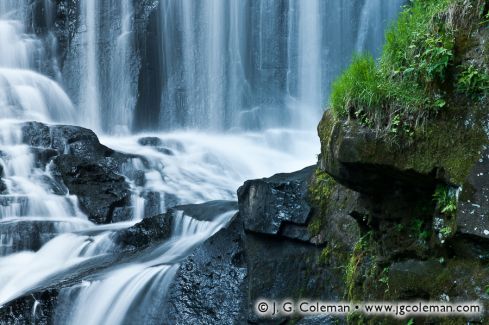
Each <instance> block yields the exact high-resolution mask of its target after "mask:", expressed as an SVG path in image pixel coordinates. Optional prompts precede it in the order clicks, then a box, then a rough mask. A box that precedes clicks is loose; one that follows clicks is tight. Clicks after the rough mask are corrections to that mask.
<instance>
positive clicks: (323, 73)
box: [0, 0, 402, 324]
mask: <svg viewBox="0 0 489 325" xmlns="http://www.w3.org/2000/svg"><path fill="white" fill-rule="evenodd" d="M400 2H402V1H397V0H396V1H395V3H396V4H398V3H400ZM44 3H45V8H46V13H48V15H47V16H46V17H45V18H46V22H52V21H53V19H54V15H52V14H53V12H51V11H50V10H49V8H51V9H52V8H53V7H52V5H53V2H52V1H49V0H46V1H44ZM286 3H288V4H287V7H284V8H285V9H284V8H282V6H285V4H286ZM325 3H326V2H324V1H319V0H305V1H302V0H301V1H300V2H298V1H293V0H290V1H276V2H274V1H263V2H260V5H259V6H253V5H249V4H247V3H246V2H245V1H241V0H229V1H226V0H202V1H192V0H162V5H161V7H160V8H159V10H160V16H159V19H160V21H159V24H160V26H159V27H160V30H159V31H158V32H159V33H160V34H159V35H158V37H159V41H158V42H159V44H157V45H158V46H157V47H159V49H160V50H161V58H160V59H161V61H163V68H164V69H162V71H161V72H160V74H161V75H162V78H164V79H165V83H164V86H162V89H161V93H160V94H152V95H153V96H158V97H161V101H160V103H161V105H160V107H152V108H151V111H152V112H153V113H155V114H154V115H155V117H154V119H156V120H157V121H156V125H157V126H158V128H159V129H160V130H163V129H171V130H175V131H171V132H162V131H161V132H155V133H152V134H139V135H130V131H131V130H134V128H133V124H134V119H135V117H136V116H137V114H138V111H137V107H136V102H137V101H136V96H137V91H138V88H137V87H138V85H137V77H138V71H139V68H140V66H139V65H140V62H138V60H137V59H135V57H136V55H137V51H136V49H135V48H134V44H135V40H136V38H135V26H136V24H137V21H136V18H135V15H136V13H135V8H134V7H135V6H134V2H132V1H130V0H123V1H120V2H117V1H116V2H111V1H109V0H103V1H98V0H81V1H80V17H79V26H78V30H77V31H76V33H77V34H76V36H75V39H74V40H73V43H74V44H77V45H78V46H79V51H78V52H76V55H75V56H76V60H72V61H70V60H67V62H68V63H65V64H67V65H68V67H65V68H66V70H69V71H77V73H78V74H76V73H75V74H71V75H70V74H66V72H64V73H65V75H61V74H60V73H59V68H60V67H58V66H57V64H58V63H57V62H58V61H57V59H58V58H55V57H50V58H46V57H45V54H46V53H44V51H45V48H46V47H49V48H51V49H53V48H55V47H56V40H54V39H53V38H54V34H53V33H52V32H51V31H49V32H48V34H47V35H48V36H47V37H46V38H44V39H43V40H41V39H40V38H38V37H37V36H36V35H33V34H31V33H30V32H29V31H28V29H27V24H26V21H27V18H26V17H27V16H28V15H27V14H26V13H27V10H28V9H27V8H28V7H27V5H26V2H24V1H12V0H2V1H0V48H1V49H2V51H0V112H1V113H0V114H1V115H0V118H1V120H0V166H1V167H2V169H3V175H1V176H2V177H1V178H2V181H3V182H4V183H5V185H6V190H5V192H3V193H0V308H1V305H3V304H6V303H8V302H9V301H11V300H12V299H15V298H16V297H19V296H21V295H24V294H26V293H28V292H30V291H32V290H34V289H36V288H40V287H43V286H46V285H48V284H50V283H52V282H56V281H58V280H59V279H61V278H64V277H66V276H68V275H71V274H74V273H75V272H76V269H80V268H83V267H88V266H90V265H92V264H91V263H95V264H96V263H98V262H97V261H99V259H106V258H111V257H112V256H114V251H115V250H116V247H115V246H114V245H115V244H114V243H113V242H112V235H113V233H114V231H117V230H121V229H124V228H126V227H129V226H131V225H133V224H134V223H135V222H137V221H138V220H139V219H141V218H143V217H146V216H148V215H146V211H148V210H147V205H148V204H149V203H148V199H147V195H148V193H156V194H157V195H158V196H159V198H160V202H159V203H158V204H157V207H156V208H153V210H152V213H159V212H163V211H165V210H166V208H167V207H168V206H169V205H172V204H177V203H200V202H205V201H209V200H216V199H228V200H229V199H231V200H232V199H236V189H237V188H238V187H239V186H240V185H241V184H242V183H243V182H244V181H245V180H247V179H252V178H260V177H266V176H270V175H272V174H275V173H277V172H291V171H294V170H298V169H301V168H303V167H304V166H307V165H310V164H313V163H314V162H315V160H316V157H315V154H316V153H317V152H318V151H319V143H318V142H319V141H318V139H317V137H316V136H315V130H314V127H311V125H313V124H315V123H317V119H318V118H319V116H320V113H321V111H322V106H323V104H324V100H325V96H326V93H327V87H328V83H329V82H330V81H331V79H332V77H333V76H334V75H335V73H334V72H332V71H331V69H333V68H331V67H332V66H333V65H336V61H335V60H338V61H341V62H343V63H344V61H345V60H347V58H346V57H348V56H349V55H351V51H346V52H347V55H345V53H346V52H345V53H341V54H340V55H337V54H335V55H333V56H331V58H333V62H329V63H328V65H326V66H325V63H324V61H325V60H324V57H325V56H327V57H330V56H329V52H328V51H335V50H336V49H335V46H340V45H339V44H340V43H341V44H343V43H348V44H350V47H352V48H353V47H356V48H357V50H360V49H365V48H369V46H370V45H371V44H369V42H372V43H375V44H373V45H372V46H373V47H375V46H378V45H379V44H380V43H381V38H382V37H381V36H380V37H379V36H378V35H379V33H380V31H381V30H382V29H383V28H384V27H385V24H386V22H385V20H386V18H385V17H388V18H389V19H390V18H392V17H394V16H395V13H396V12H397V11H396V10H398V6H397V5H392V7H391V6H390V5H389V8H388V10H387V12H386V13H383V14H382V15H380V16H382V17H383V18H379V19H377V20H375V19H372V16H375V15H376V13H375V12H376V10H377V9H379V7H383V5H382V4H381V3H380V1H377V0H366V1H365V3H364V4H363V6H362V8H361V14H360V20H361V21H360V24H359V25H360V28H359V30H357V31H356V36H354V37H350V36H348V37H349V38H348V39H345V40H343V39H339V40H340V41H341V42H336V43H335V42H332V44H333V45H331V44H327V46H326V43H328V42H326V41H327V40H328V37H331V38H332V39H333V38H334V39H336V38H335V37H334V36H330V35H329V33H331V32H334V31H330V30H325V28H324V24H325V23H326V22H328V21H329V20H328V19H325V18H331V20H332V21H334V22H335V23H334V24H332V25H333V26H335V27H334V28H338V26H340V25H341V24H343V23H344V22H345V20H343V19H337V17H333V15H332V14H331V12H333V13H334V11H331V12H330V11H327V10H325V8H326V7H328V6H325ZM328 3H329V2H328ZM111 5H114V8H117V10H114V11H113V12H112V15H113V16H110V17H108V16H104V15H102V10H106V9H107V8H108V7H109V8H110V7H111ZM347 7H348V6H347ZM350 9H351V8H349V7H348V8H346V9H345V12H347V14H346V16H347V19H346V21H348V19H350V18H351V17H354V15H353V14H352V13H351V12H350ZM351 11H354V10H351ZM50 15H51V16H50ZM104 17H105V18H104ZM107 18H108V19H113V20H114V21H115V22H117V23H114V24H112V23H110V22H109V23H108V22H107V21H104V20H103V19H107ZM337 22H338V23H337ZM257 29H258V30H257ZM371 35H374V36H375V37H379V38H375V37H373V36H371ZM105 39H108V40H109V41H108V43H110V44H105V43H104V42H105ZM250 40H251V41H250ZM46 42H48V43H49V44H45V43H46ZM250 49H251V52H253V53H250ZM52 52H55V51H52ZM70 55H73V53H69V54H68V56H70ZM45 60H49V61H50V62H51V61H52V62H54V67H53V68H52V70H53V73H52V74H51V77H48V76H47V75H45V74H43V73H41V71H44V70H43V69H41V67H40V66H41V64H40V63H43V62H44V61H45ZM73 62H75V63H73ZM250 62H252V63H250ZM70 64H76V65H77V68H76V69H74V68H73V67H69V65H70ZM67 76H69V77H70V78H72V79H70V80H63V78H66V77H67ZM53 78H54V79H53ZM59 82H62V83H59ZM277 83H278V85H277ZM68 84H71V85H73V84H74V85H75V87H74V88H76V91H75V92H70V94H71V95H72V98H71V99H70V96H68V95H67V94H66V93H65V91H64V89H63V86H66V85H68ZM71 88H73V87H71ZM71 90H72V91H73V89H71ZM72 100H73V101H74V102H75V104H73V103H72ZM290 112H292V113H291V116H288V115H289V113H290ZM29 120H37V121H43V122H46V123H71V124H78V125H83V126H86V127H89V128H92V129H94V130H96V131H99V132H103V131H105V132H107V133H106V134H104V133H102V134H101V142H102V143H104V144H106V145H107V146H109V147H111V148H113V149H116V150H118V151H121V152H127V153H131V154H138V155H141V156H144V157H145V159H146V160H147V162H148V164H147V165H146V164H144V163H143V161H142V160H141V159H137V158H136V159H133V161H132V164H133V165H134V166H136V167H137V169H140V170H143V171H144V173H145V178H146V183H145V184H144V186H141V185H136V184H131V191H132V202H133V207H132V208H133V221H131V222H124V223H117V224H114V225H109V226H107V225H106V226H96V225H93V224H92V223H91V222H89V221H88V220H87V217H86V216H85V215H84V214H83V213H82V212H81V211H80V209H79V207H78V201H77V198H76V197H75V196H73V195H69V194H67V193H66V194H60V193H57V191H56V190H55V189H54V188H53V184H56V185H60V184H57V182H56V180H55V179H54V177H53V175H51V169H50V165H49V164H48V165H46V166H43V165H42V164H39V161H38V158H37V157H36V155H35V152H34V151H33V149H32V148H30V147H28V146H27V145H25V144H23V142H22V136H21V129H20V124H19V123H20V122H22V121H29ZM269 126H274V128H271V127H269ZM242 127H244V129H252V130H259V131H256V132H250V131H242V130H243V129H242ZM306 127H309V128H306ZM188 129H193V130H194V131H191V130H188ZM199 129H200V130H206V132H202V131H198V130H199ZM223 130H228V131H227V132H226V133H218V132H220V131H223ZM229 130H231V131H229ZM145 136H153V137H158V138H159V139H160V140H161V141H162V143H163V145H162V146H161V147H160V148H154V147H150V146H142V145H141V144H139V143H138V140H139V139H141V138H142V137H145ZM231 216H232V213H227V214H225V215H221V216H216V219H215V220H214V221H212V222H197V221H195V220H193V219H191V218H190V217H187V216H183V215H180V216H179V219H178V222H177V223H176V224H174V229H173V236H172V238H171V239H170V240H168V241H167V242H164V243H162V244H161V245H160V246H158V247H155V248H154V250H153V251H151V252H147V253H146V254H143V255H140V256H139V257H138V258H137V259H135V260H129V261H126V262H125V263H123V264H118V265H115V266H112V267H111V268H110V269H107V270H103V271H100V272H97V273H96V274H95V275H94V276H93V277H91V278H89V279H87V280H86V281H84V282H83V283H82V284H81V285H80V286H76V287H73V288H67V289H64V290H63V292H62V294H61V296H60V298H59V299H60V302H61V303H60V304H61V305H62V306H63V307H67V306H71V308H68V309H69V310H68V311H66V309H67V308H64V309H63V312H60V313H59V314H57V323H59V324H67V323H68V324H121V323H123V322H124V319H125V316H127V313H128V311H129V310H133V308H134V310H136V311H135V312H140V313H142V315H139V316H140V318H139V319H144V316H145V315H143V314H144V313H145V312H148V313H149V307H153V306H154V305H155V301H156V302H161V301H162V299H163V298H164V295H165V293H166V289H167V287H168V286H169V285H170V283H171V281H172V279H173V276H174V274H175V272H176V271H177V269H178V263H179V262H180V261H181V259H182V258H183V257H185V256H186V255H187V254H189V253H190V252H191V250H192V248H194V247H195V246H196V245H198V244H200V243H202V242H203V241H204V240H206V239H207V238H209V237H210V236H211V235H212V234H214V233H215V232H216V231H218V230H219V229H220V228H221V227H223V226H224V225H225V224H226V223H227V222H228V221H229V219H230V217H231ZM29 227H31V228H29ZM34 231H35V232H36V233H33V232H34ZM37 246H42V247H40V248H39V247H37ZM73 299H74V300H73ZM136 305H137V306H136ZM146 306H148V308H146ZM139 307H143V308H142V309H141V308H139ZM145 308H146V309H145Z"/></svg>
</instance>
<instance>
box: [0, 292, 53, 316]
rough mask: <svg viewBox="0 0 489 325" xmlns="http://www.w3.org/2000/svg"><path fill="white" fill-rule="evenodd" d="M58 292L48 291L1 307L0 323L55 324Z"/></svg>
mask: <svg viewBox="0 0 489 325" xmlns="http://www.w3.org/2000/svg"><path fill="white" fill-rule="evenodd" d="M57 300H58V290H56V289H52V290H46V291H42V292H39V293H33V294H31V295H28V296H25V297H22V298H19V299H16V300H14V301H13V302H11V303H9V304H8V305H7V306H2V307H0V322H1V323H2V324H5V325H31V324H36V325H51V324H55V309H56V304H57Z"/></svg>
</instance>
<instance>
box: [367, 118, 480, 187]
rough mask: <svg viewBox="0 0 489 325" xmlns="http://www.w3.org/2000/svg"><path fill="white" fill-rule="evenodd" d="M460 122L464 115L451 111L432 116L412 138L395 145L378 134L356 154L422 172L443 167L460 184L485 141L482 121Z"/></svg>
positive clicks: (450, 178) (449, 179) (441, 169)
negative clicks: (465, 123) (468, 123)
mask: <svg viewBox="0 0 489 325" xmlns="http://www.w3.org/2000/svg"><path fill="white" fill-rule="evenodd" d="M463 123H464V117H462V116H459V117H457V116H456V115H455V114H454V115H452V116H451V117H449V118H447V119H441V118H440V119H437V120H433V121H432V122H431V123H429V124H428V125H426V126H425V127H424V128H419V129H417V130H416V132H415V134H414V135H413V139H412V141H406V142H404V143H402V144H400V145H397V144H390V143H388V142H385V141H383V140H382V138H378V139H376V140H375V141H370V142H366V143H365V145H364V146H363V147H362V148H359V150H361V154H360V155H361V158H362V160H364V161H365V162H369V163H374V164H386V165H392V166H395V167H397V168H399V169H403V170H414V171H416V172H418V173H422V174H429V173H431V172H433V171H436V170H439V171H443V172H444V173H445V178H446V179H447V180H448V181H449V182H452V183H454V184H458V185H462V184H463V182H464V180H465V178H466V177H467V175H468V173H469V171H470V169H471V168H472V167H473V166H474V164H475V162H476V161H477V160H478V159H479V155H480V152H481V149H482V146H483V145H484V144H486V143H487V136H486V134H485V133H484V129H483V126H482V125H479V124H478V123H475V125H470V126H465V125H464V124H463Z"/></svg>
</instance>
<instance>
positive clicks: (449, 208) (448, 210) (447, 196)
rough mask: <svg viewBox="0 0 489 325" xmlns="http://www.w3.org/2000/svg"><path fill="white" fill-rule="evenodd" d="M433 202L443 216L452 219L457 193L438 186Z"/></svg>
mask: <svg viewBox="0 0 489 325" xmlns="http://www.w3.org/2000/svg"><path fill="white" fill-rule="evenodd" d="M433 200H435V202H436V205H437V207H438V209H439V211H440V213H442V214H443V215H445V216H447V217H450V218H453V217H455V214H456V213H457V191H456V189H454V188H451V187H449V186H447V185H438V186H437V187H436V190H435V193H434V194H433Z"/></svg>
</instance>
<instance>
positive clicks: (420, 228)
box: [411, 218, 431, 240]
mask: <svg viewBox="0 0 489 325" xmlns="http://www.w3.org/2000/svg"><path fill="white" fill-rule="evenodd" d="M411 230H412V232H413V237H414V238H418V239H420V240H428V239H429V238H430V236H431V233H430V231H429V230H428V229H427V228H426V225H425V222H424V221H423V220H421V219H418V218H415V219H414V220H413V221H412V224H411Z"/></svg>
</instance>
